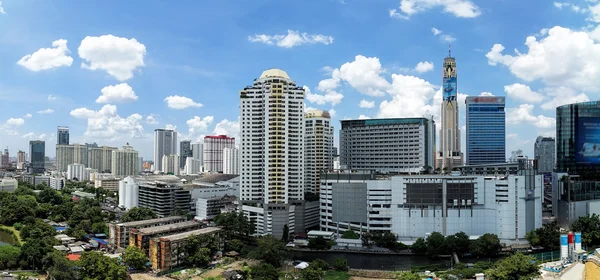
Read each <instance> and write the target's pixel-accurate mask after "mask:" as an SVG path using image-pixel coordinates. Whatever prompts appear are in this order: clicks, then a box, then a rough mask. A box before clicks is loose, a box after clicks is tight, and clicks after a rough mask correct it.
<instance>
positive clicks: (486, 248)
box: [471, 233, 502, 257]
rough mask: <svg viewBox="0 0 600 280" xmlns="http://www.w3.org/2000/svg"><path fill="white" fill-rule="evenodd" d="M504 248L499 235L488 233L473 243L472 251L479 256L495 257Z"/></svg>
mask: <svg viewBox="0 0 600 280" xmlns="http://www.w3.org/2000/svg"><path fill="white" fill-rule="evenodd" d="M500 249H502V245H500V239H498V236H497V235H495V234H491V233H486V234H484V235H482V236H480V237H479V238H477V240H475V241H474V242H473V243H471V253H473V255H475V256H477V257H495V256H497V255H498V253H499V252H500Z"/></svg>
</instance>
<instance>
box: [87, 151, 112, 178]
mask: <svg viewBox="0 0 600 280" xmlns="http://www.w3.org/2000/svg"><path fill="white" fill-rule="evenodd" d="M116 150H118V148H117V147H108V146H101V147H91V146H87V156H88V159H87V164H88V165H87V167H89V168H92V169H98V171H100V172H102V173H111V172H112V170H111V168H112V155H113V151H116Z"/></svg>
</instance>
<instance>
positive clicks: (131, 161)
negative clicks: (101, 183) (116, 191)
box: [111, 143, 140, 178]
mask: <svg viewBox="0 0 600 280" xmlns="http://www.w3.org/2000/svg"><path fill="white" fill-rule="evenodd" d="M111 157H112V159H111V160H112V163H111V173H112V175H113V176H116V177H121V178H123V177H126V176H132V175H137V174H138V173H140V158H139V156H138V152H137V151H136V150H134V149H133V147H132V146H129V143H127V145H125V146H123V147H122V148H121V149H119V150H114V151H112V156H111Z"/></svg>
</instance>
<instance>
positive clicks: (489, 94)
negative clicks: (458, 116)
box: [479, 91, 494, 96]
mask: <svg viewBox="0 0 600 280" xmlns="http://www.w3.org/2000/svg"><path fill="white" fill-rule="evenodd" d="M479 96H494V94H493V93H491V92H487V91H484V92H482V93H480V94H479Z"/></svg>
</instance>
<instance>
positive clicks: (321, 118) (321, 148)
mask: <svg viewBox="0 0 600 280" xmlns="http://www.w3.org/2000/svg"><path fill="white" fill-rule="evenodd" d="M330 121H331V117H330V115H329V112H326V111H322V110H309V111H308V112H306V115H305V121H304V123H305V129H306V130H305V133H304V190H305V191H307V192H311V193H314V194H318V193H319V184H320V183H319V182H320V181H319V178H320V175H321V172H322V171H326V170H331V169H333V153H334V150H333V126H332V125H331V123H330Z"/></svg>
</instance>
